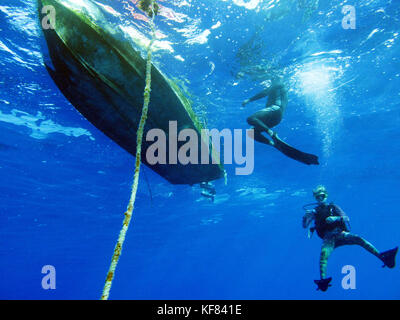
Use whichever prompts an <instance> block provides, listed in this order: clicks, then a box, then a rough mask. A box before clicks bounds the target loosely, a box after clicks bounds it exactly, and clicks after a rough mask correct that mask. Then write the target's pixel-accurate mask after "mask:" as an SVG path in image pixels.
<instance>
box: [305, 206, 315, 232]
mask: <svg viewBox="0 0 400 320" xmlns="http://www.w3.org/2000/svg"><path fill="white" fill-rule="evenodd" d="M314 214H315V211H314V210H312V211H307V212H306V214H305V215H304V217H303V228H304V229H306V228H308V226H309V225H310V224H311V222H312V221H313V220H314V218H315V216H314Z"/></svg>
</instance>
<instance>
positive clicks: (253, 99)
mask: <svg viewBox="0 0 400 320" xmlns="http://www.w3.org/2000/svg"><path fill="white" fill-rule="evenodd" d="M270 91H271V88H267V89H264V90H263V91H261V92H260V93H257V94H256V95H255V96H254V97H251V98H250V99H246V100H244V101H243V103H242V106H245V105H246V104H248V103H249V102H253V101H256V100H259V99H262V98H265V97H266V96H268V95H269V93H270Z"/></svg>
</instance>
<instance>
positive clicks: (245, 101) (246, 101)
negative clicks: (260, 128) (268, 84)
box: [242, 99, 250, 107]
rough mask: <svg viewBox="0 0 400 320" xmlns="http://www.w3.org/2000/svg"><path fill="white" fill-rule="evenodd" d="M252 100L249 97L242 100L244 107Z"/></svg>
mask: <svg viewBox="0 0 400 320" xmlns="http://www.w3.org/2000/svg"><path fill="white" fill-rule="evenodd" d="M249 102H250V100H249V99H246V100H244V101H243V102H242V107H244V106H246V104H248V103H249Z"/></svg>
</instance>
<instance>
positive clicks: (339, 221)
mask: <svg viewBox="0 0 400 320" xmlns="http://www.w3.org/2000/svg"><path fill="white" fill-rule="evenodd" d="M313 194H314V197H315V199H316V200H317V202H318V203H315V204H309V205H305V206H304V207H303V208H304V209H306V207H308V206H310V205H317V206H316V207H315V208H314V209H313V210H306V214H305V215H304V217H303V228H308V227H309V226H310V224H311V222H312V221H314V223H315V225H314V226H313V227H312V228H311V232H314V231H317V234H318V236H319V237H320V238H321V239H322V240H323V243H322V249H321V256H320V276H321V279H320V280H314V282H315V284H316V285H317V286H318V288H317V290H321V291H326V290H328V287H330V286H331V285H330V282H331V281H332V277H329V278H327V277H326V270H327V266H328V258H329V256H330V255H331V253H332V252H333V250H334V249H336V248H337V247H340V246H343V245H359V246H361V247H363V248H364V249H365V250H367V251H368V252H370V253H372V254H373V255H374V256H376V257H377V258H378V259H380V260H381V261H382V262H383V263H384V265H383V267H388V268H394V267H395V257H396V254H397V251H398V247H396V248H394V249H392V250H388V251H385V252H382V253H380V252H379V251H378V250H377V249H376V248H375V247H374V246H373V245H372V244H371V243H369V242H368V241H366V240H365V239H363V238H362V237H360V236H358V235H355V234H352V233H350V226H349V218H348V217H347V216H346V214H345V213H344V212H343V210H342V209H341V208H340V207H339V206H337V205H335V204H334V203H329V204H328V202H327V199H328V192H327V191H326V189H325V187H324V186H318V187H317V188H316V189H314V190H313Z"/></svg>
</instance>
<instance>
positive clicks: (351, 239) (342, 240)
mask: <svg viewBox="0 0 400 320" xmlns="http://www.w3.org/2000/svg"><path fill="white" fill-rule="evenodd" d="M343 245H359V246H361V247H363V248H364V249H365V250H367V251H368V252H369V253H372V254H373V255H374V256H375V257H377V258H379V259H381V257H380V254H379V251H378V250H377V249H376V248H375V247H374V246H373V245H372V244H371V243H369V242H368V241H367V240H365V239H364V238H362V237H360V236H358V235H356V234H352V233H350V232H342V233H341V234H340V235H339V236H338V239H337V241H336V245H335V247H336V248H337V247H340V246H343Z"/></svg>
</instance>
